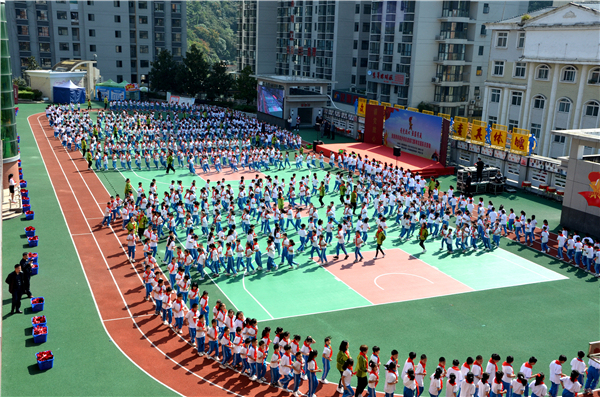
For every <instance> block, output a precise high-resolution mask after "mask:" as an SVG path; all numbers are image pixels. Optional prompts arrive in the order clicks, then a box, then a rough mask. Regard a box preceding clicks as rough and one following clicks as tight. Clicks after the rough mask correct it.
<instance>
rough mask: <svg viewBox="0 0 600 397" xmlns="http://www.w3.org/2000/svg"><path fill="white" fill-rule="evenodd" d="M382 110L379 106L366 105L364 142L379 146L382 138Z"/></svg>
mask: <svg viewBox="0 0 600 397" xmlns="http://www.w3.org/2000/svg"><path fill="white" fill-rule="evenodd" d="M383 119H384V108H383V106H380V105H370V104H368V105H367V110H366V112H365V135H364V142H365V143H370V144H373V145H381V140H382V137H383Z"/></svg>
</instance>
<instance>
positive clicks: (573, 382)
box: [560, 371, 581, 397]
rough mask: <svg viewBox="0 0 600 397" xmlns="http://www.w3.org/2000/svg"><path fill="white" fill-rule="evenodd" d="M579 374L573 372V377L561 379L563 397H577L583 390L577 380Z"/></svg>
mask: <svg viewBox="0 0 600 397" xmlns="http://www.w3.org/2000/svg"><path fill="white" fill-rule="evenodd" d="M579 375H580V374H579V372H577V371H571V376H563V377H561V378H560V384H561V385H562V387H563V392H562V396H563V397H575V396H576V395H577V393H579V391H580V390H581V383H579V381H578V380H577V378H579Z"/></svg>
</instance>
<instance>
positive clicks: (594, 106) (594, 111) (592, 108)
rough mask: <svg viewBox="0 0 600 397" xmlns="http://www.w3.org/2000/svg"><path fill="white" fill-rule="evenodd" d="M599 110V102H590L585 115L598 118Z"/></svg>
mask: <svg viewBox="0 0 600 397" xmlns="http://www.w3.org/2000/svg"><path fill="white" fill-rule="evenodd" d="M599 108H600V105H599V104H598V102H596V101H592V102H589V103H588V104H587V105H586V106H585V115H586V116H592V117H597V116H598V109H599Z"/></svg>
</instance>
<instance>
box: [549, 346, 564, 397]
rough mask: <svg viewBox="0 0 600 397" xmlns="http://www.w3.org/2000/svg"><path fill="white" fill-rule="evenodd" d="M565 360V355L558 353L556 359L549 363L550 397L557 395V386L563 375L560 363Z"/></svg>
mask: <svg viewBox="0 0 600 397" xmlns="http://www.w3.org/2000/svg"><path fill="white" fill-rule="evenodd" d="M566 361H567V356H564V355H562V354H561V355H560V356H559V357H558V360H554V361H552V362H551V363H550V382H551V383H552V386H550V390H549V391H548V393H549V394H550V395H551V396H552V397H556V396H557V395H558V386H559V385H560V378H561V377H562V376H565V375H564V374H563V372H562V365H563V364H564V363H565V362H566Z"/></svg>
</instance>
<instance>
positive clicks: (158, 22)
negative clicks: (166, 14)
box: [154, 18, 165, 26]
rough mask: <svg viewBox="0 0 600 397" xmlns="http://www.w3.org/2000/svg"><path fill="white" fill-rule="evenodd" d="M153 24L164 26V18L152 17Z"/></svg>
mask: <svg viewBox="0 0 600 397" xmlns="http://www.w3.org/2000/svg"><path fill="white" fill-rule="evenodd" d="M154 26H165V19H164V18H154Z"/></svg>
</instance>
